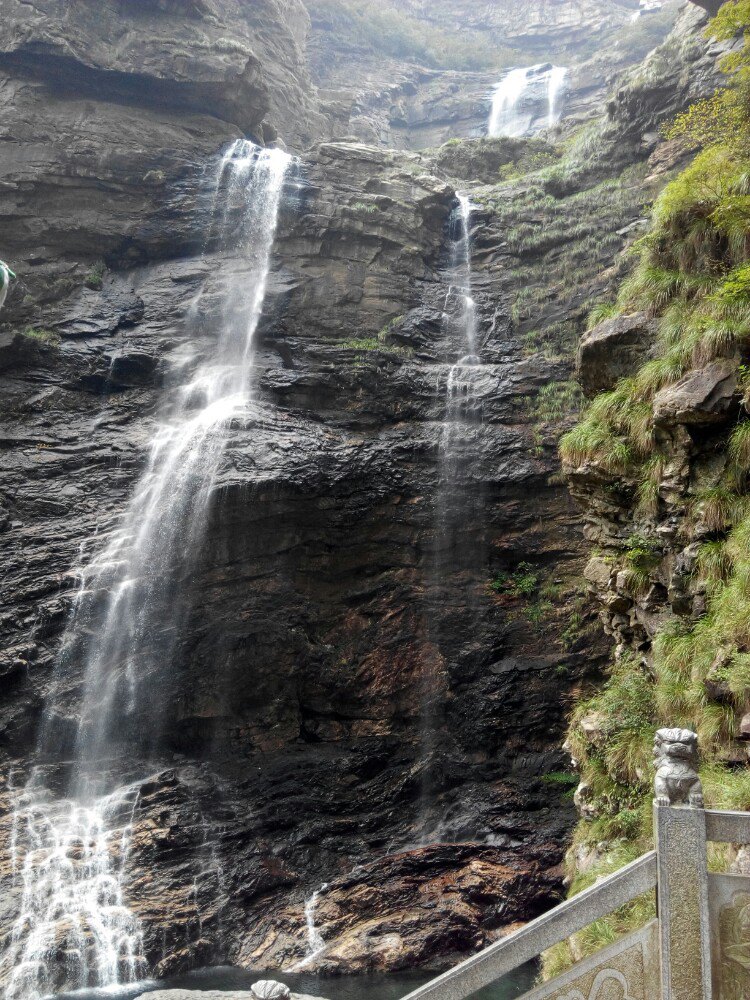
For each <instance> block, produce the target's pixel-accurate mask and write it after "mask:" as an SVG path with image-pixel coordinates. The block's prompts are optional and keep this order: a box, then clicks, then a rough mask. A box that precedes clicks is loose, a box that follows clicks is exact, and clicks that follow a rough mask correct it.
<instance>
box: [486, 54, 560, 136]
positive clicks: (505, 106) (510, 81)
mask: <svg viewBox="0 0 750 1000" xmlns="http://www.w3.org/2000/svg"><path fill="white" fill-rule="evenodd" d="M567 75H568V71H567V69H566V68H565V67H564V66H552V65H550V64H549V63H541V64H539V65H538V66H527V67H521V68H520V69H512V70H511V71H510V72H509V73H507V74H506V75H505V76H504V77H503V79H502V80H501V81H500V82H499V83H498V84H497V85H496V86H495V89H494V90H493V92H492V106H491V109H490V118H489V122H488V126H487V134H488V135H489V136H491V137H498V136H508V137H509V138H516V139H517V138H521V137H522V136H525V135H530V134H532V133H533V132H534V131H537V130H538V129H541V128H545V127H549V126H551V125H555V124H557V122H558V121H559V120H560V115H561V113H562V93H563V90H564V87H565V81H566V79H567Z"/></svg>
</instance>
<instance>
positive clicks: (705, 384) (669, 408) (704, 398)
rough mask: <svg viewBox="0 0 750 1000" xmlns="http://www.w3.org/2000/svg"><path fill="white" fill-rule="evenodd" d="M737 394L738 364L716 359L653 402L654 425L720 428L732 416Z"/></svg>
mask: <svg viewBox="0 0 750 1000" xmlns="http://www.w3.org/2000/svg"><path fill="white" fill-rule="evenodd" d="M736 391H737V364H736V362H735V361H734V360H733V359H732V358H719V359H718V360H716V361H712V362H711V363H710V364H708V365H706V366H705V367H704V368H696V369H694V370H693V371H691V372H688V374H687V375H685V376H684V377H683V378H681V379H680V380H679V382H675V383H674V385H670V386H667V387H666V388H664V389H662V390H661V391H660V392H658V393H657V394H656V396H655V398H654V423H655V424H657V425H662V426H669V425H673V424H684V425H687V426H702V425H709V424H721V423H724V421H725V420H727V418H728V417H729V415H730V414H731V411H732V408H733V403H734V399H735V394H736Z"/></svg>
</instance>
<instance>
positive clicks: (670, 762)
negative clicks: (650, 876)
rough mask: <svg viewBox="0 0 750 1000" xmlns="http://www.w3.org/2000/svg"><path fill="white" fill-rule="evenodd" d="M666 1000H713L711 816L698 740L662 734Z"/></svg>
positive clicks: (660, 853)
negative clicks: (707, 809) (705, 806)
mask: <svg viewBox="0 0 750 1000" xmlns="http://www.w3.org/2000/svg"><path fill="white" fill-rule="evenodd" d="M654 764H655V766H656V779H655V781H654V788H655V792H656V796H655V798H654V833H655V837H656V850H657V858H658V862H657V868H658V901H659V937H660V955H661V983H662V1000H711V942H710V935H709V911H708V872H707V867H706V866H707V859H706V816H705V813H704V811H703V790H702V788H701V782H700V778H699V777H698V773H697V767H698V737H697V736H696V734H695V733H693V732H690V730H689V729H660V730H659V731H658V733H657V734H656V737H655V739H654Z"/></svg>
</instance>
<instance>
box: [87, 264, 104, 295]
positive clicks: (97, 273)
mask: <svg viewBox="0 0 750 1000" xmlns="http://www.w3.org/2000/svg"><path fill="white" fill-rule="evenodd" d="M106 270H107V265H106V264H105V263H104V261H103V260H100V261H98V263H96V264H94V266H93V267H92V268H91V270H90V271H89V273H88V274H87V275H86V277H85V278H84V279H83V283H84V285H85V286H86V287H87V288H91V289H93V290H94V291H95V292H98V291H100V290H101V287H102V285H103V284H104V275H105V272H106Z"/></svg>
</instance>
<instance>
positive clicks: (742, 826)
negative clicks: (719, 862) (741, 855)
mask: <svg viewBox="0 0 750 1000" xmlns="http://www.w3.org/2000/svg"><path fill="white" fill-rule="evenodd" d="M705 816H706V840H711V841H713V842H714V843H719V844H750V813H746V812H729V811H727V812H723V811H720V810H718V809H706V812H705Z"/></svg>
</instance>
